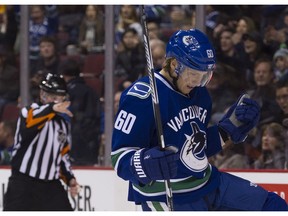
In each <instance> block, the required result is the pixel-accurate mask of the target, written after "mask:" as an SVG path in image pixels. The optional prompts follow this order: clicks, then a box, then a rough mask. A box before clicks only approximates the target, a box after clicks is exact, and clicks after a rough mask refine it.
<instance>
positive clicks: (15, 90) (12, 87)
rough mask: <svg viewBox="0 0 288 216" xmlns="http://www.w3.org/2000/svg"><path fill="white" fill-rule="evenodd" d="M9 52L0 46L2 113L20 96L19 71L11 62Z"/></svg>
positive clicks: (0, 103) (0, 97) (0, 110)
mask: <svg viewBox="0 0 288 216" xmlns="http://www.w3.org/2000/svg"><path fill="white" fill-rule="evenodd" d="M9 55H10V54H9V52H8V51H7V49H6V48H5V47H4V46H0V113H2V109H3V107H4V105H5V104H6V103H9V102H16V101H17V98H18V96H19V88H20V86H19V70H18V68H16V67H15V66H14V65H13V64H11V62H10V61H9Z"/></svg>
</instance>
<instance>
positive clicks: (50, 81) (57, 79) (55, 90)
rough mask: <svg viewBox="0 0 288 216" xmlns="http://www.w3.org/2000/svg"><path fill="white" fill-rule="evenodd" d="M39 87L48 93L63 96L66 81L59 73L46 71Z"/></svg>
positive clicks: (65, 89) (65, 92) (65, 90)
mask: <svg viewBox="0 0 288 216" xmlns="http://www.w3.org/2000/svg"><path fill="white" fill-rule="evenodd" d="M39 87H40V88H41V89H42V90H44V91H46V92H48V93H52V94H56V95H63V96H65V95H66V94H67V86H66V82H65V80H64V79H63V76H61V75H56V74H51V73H48V74H47V75H46V77H45V78H44V79H43V80H42V81H41V83H40V85H39Z"/></svg>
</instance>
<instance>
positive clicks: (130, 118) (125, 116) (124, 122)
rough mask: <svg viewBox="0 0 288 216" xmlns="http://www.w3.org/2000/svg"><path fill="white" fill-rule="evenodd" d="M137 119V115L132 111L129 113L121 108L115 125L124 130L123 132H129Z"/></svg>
mask: <svg viewBox="0 0 288 216" xmlns="http://www.w3.org/2000/svg"><path fill="white" fill-rule="evenodd" d="M135 120H136V116H135V115H133V114H131V113H127V112H125V111H124V110H121V111H120V112H119V114H118V117H117V119H116V121H115V125H114V127H115V128H116V129H117V130H121V131H123V133H126V134H129V133H130V131H131V129H132V127H133V124H134V122H135Z"/></svg>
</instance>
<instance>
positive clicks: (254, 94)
mask: <svg viewBox="0 0 288 216" xmlns="http://www.w3.org/2000/svg"><path fill="white" fill-rule="evenodd" d="M253 75H254V81H255V84H256V85H255V87H253V88H252V89H249V90H248V91H247V93H248V94H249V95H250V97H251V98H252V99H254V100H256V101H257V102H258V104H259V105H260V107H261V109H260V119H259V123H258V125H257V127H256V128H254V130H253V132H252V133H250V134H249V135H248V139H247V141H246V143H245V147H246V150H247V151H246V155H247V156H248V157H249V161H250V164H251V165H252V164H253V163H254V161H255V160H256V159H257V158H258V157H259V154H260V153H261V136H262V133H261V127H262V126H263V125H264V124H268V123H271V122H276V121H278V116H279V115H280V113H281V109H280V107H279V105H278V104H277V102H276V100H275V97H276V96H275V86H274V83H273V81H274V78H275V76H274V73H273V67H272V62H271V60H270V59H269V58H260V59H258V60H257V61H256V62H255V66H254V71H253Z"/></svg>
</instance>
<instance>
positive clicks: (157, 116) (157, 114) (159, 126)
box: [140, 5, 173, 211]
mask: <svg viewBox="0 0 288 216" xmlns="http://www.w3.org/2000/svg"><path fill="white" fill-rule="evenodd" d="M140 10H141V22H142V27H143V40H144V46H145V55H146V60H147V67H148V75H149V83H150V88H151V95H152V104H153V111H154V118H155V123H156V128H157V135H158V142H159V144H160V147H161V149H165V142H164V136H163V128H162V122H161V115H160V108H159V99H158V92H157V87H156V80H155V76H154V72H155V70H154V66H153V60H152V54H151V48H150V43H149V36H148V29H147V24H146V14H145V9H144V5H140ZM164 183H165V189H166V198H167V206H168V208H169V210H170V211H173V200H172V198H173V195H172V188H171V184H170V180H169V179H168V180H165V181H164Z"/></svg>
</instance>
